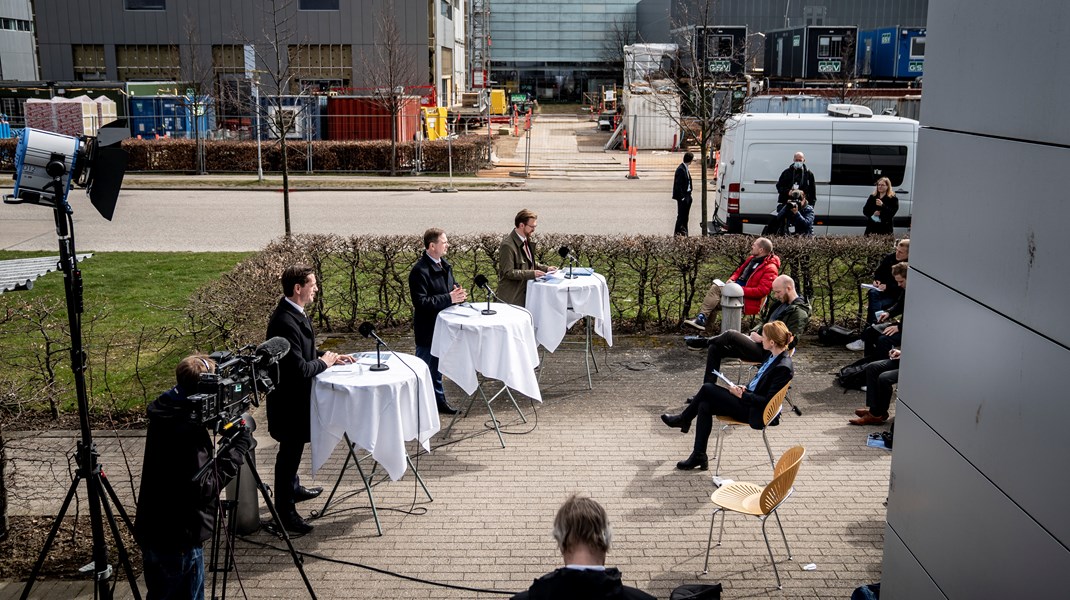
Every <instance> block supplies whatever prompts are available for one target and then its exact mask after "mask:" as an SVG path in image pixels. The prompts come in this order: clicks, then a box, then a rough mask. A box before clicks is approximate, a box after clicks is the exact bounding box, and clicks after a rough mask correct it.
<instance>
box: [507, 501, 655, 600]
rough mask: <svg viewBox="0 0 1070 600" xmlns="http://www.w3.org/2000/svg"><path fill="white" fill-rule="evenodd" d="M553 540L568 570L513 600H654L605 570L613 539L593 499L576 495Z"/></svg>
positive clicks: (546, 578)
mask: <svg viewBox="0 0 1070 600" xmlns="http://www.w3.org/2000/svg"><path fill="white" fill-rule="evenodd" d="M553 536H554V539H555V540H557V548H558V549H559V550H560V551H561V558H562V559H563V561H564V563H565V566H564V567H561V568H560V569H557V570H556V571H553V572H551V573H548V574H546V575H543V576H542V577H540V578H538V579H536V580H535V582H534V583H532V584H531V587H530V588H528V590H527V591H525V592H520V593H519V594H517V595H515V596H513V600H529V599H530V600H550V599H553V600H588V599H592V598H599V599H602V600H618V599H619V600H648V599H649V600H653V599H654V596H651V595H650V594H647V593H646V592H643V591H640V590H637V589H635V588H633V587H628V586H626V585H624V584H623V583H621V578H620V571H619V570H617V569H615V568H612V567H610V568H608V569H607V568H606V566H605V565H606V553H607V552H609V543H610V541H611V540H612V539H613V531H612V530H611V529H610V528H609V518H608V517H607V516H606V510H605V509H604V508H602V506H601V505H600V504H598V503H597V502H595V501H594V500H592V499H590V498H583V497H580V496H577V495H573V496H572V497H570V498H569V499H568V500H565V503H564V504H562V505H561V508H559V509H558V510H557V516H556V517H554V531H553Z"/></svg>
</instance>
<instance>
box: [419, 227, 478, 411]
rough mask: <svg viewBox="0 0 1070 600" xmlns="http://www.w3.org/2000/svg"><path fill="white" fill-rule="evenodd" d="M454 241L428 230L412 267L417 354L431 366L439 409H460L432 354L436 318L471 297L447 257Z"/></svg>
mask: <svg viewBox="0 0 1070 600" xmlns="http://www.w3.org/2000/svg"><path fill="white" fill-rule="evenodd" d="M449 247H450V242H449V239H448V238H447V237H446V232H444V231H442V230H441V229H438V228H437V227H432V228H431V229H428V230H427V231H425V232H424V254H423V256H421V257H420V260H418V261H416V264H415V265H413V266H412V270H411V271H409V296H410V298H412V329H413V333H414V334H415V337H416V356H418V357H419V358H420V360H422V361H424V362H425V363H427V368H428V369H430V370H431V382H432V384H433V386H434V388H435V401H436V402H437V403H438V412H440V413H443V414H447V415H452V414H456V413H457V409H455V408H453V407H452V406H450V405H449V404H448V403H447V402H446V392H445V389H444V388H443V387H442V373H440V372H439V370H438V357H437V356H434V355H432V354H431V341H432V339H433V338H434V335H435V319H436V318H437V317H438V313H439V312H441V311H442V310H444V309H446V308H449V307H450V306H453V305H454V304H460V303H461V302H464V301H465V300H467V299H468V292H467V291H465V289H464V288H462V287H461V286H459V285H457V282H456V281H455V280H454V279H453V269H452V268H451V267H450V263H448V262H446V259H445V258H444V257H445V256H446V251H447V250H449Z"/></svg>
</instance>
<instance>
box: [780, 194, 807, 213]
mask: <svg viewBox="0 0 1070 600" xmlns="http://www.w3.org/2000/svg"><path fill="white" fill-rule="evenodd" d="M803 202H805V200H803V193H802V192H800V191H799V190H792V191H791V193H789V194H788V201H787V202H785V204H787V208H788V210H792V209H794V210H799V209H800V208H802V204H803Z"/></svg>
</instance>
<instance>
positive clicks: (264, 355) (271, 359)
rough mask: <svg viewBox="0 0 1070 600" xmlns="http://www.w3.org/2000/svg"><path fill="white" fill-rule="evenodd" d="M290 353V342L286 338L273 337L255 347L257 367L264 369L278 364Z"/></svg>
mask: <svg viewBox="0 0 1070 600" xmlns="http://www.w3.org/2000/svg"><path fill="white" fill-rule="evenodd" d="M289 351H290V342H288V341H286V338H283V337H279V336H275V337H273V338H271V339H269V340H266V341H264V342H263V343H261V344H260V345H259V346H257V347H256V364H257V366H261V367H266V366H268V365H273V364H275V363H277V362H279V359H281V358H282V357H283V356H286V353H287V352H289Z"/></svg>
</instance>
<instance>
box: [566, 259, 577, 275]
mask: <svg viewBox="0 0 1070 600" xmlns="http://www.w3.org/2000/svg"><path fill="white" fill-rule="evenodd" d="M573 263H574V261H573V260H572V259H571V257H569V261H568V273H565V279H575V278H577V277H579V275H573V273H572V265H573Z"/></svg>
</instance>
